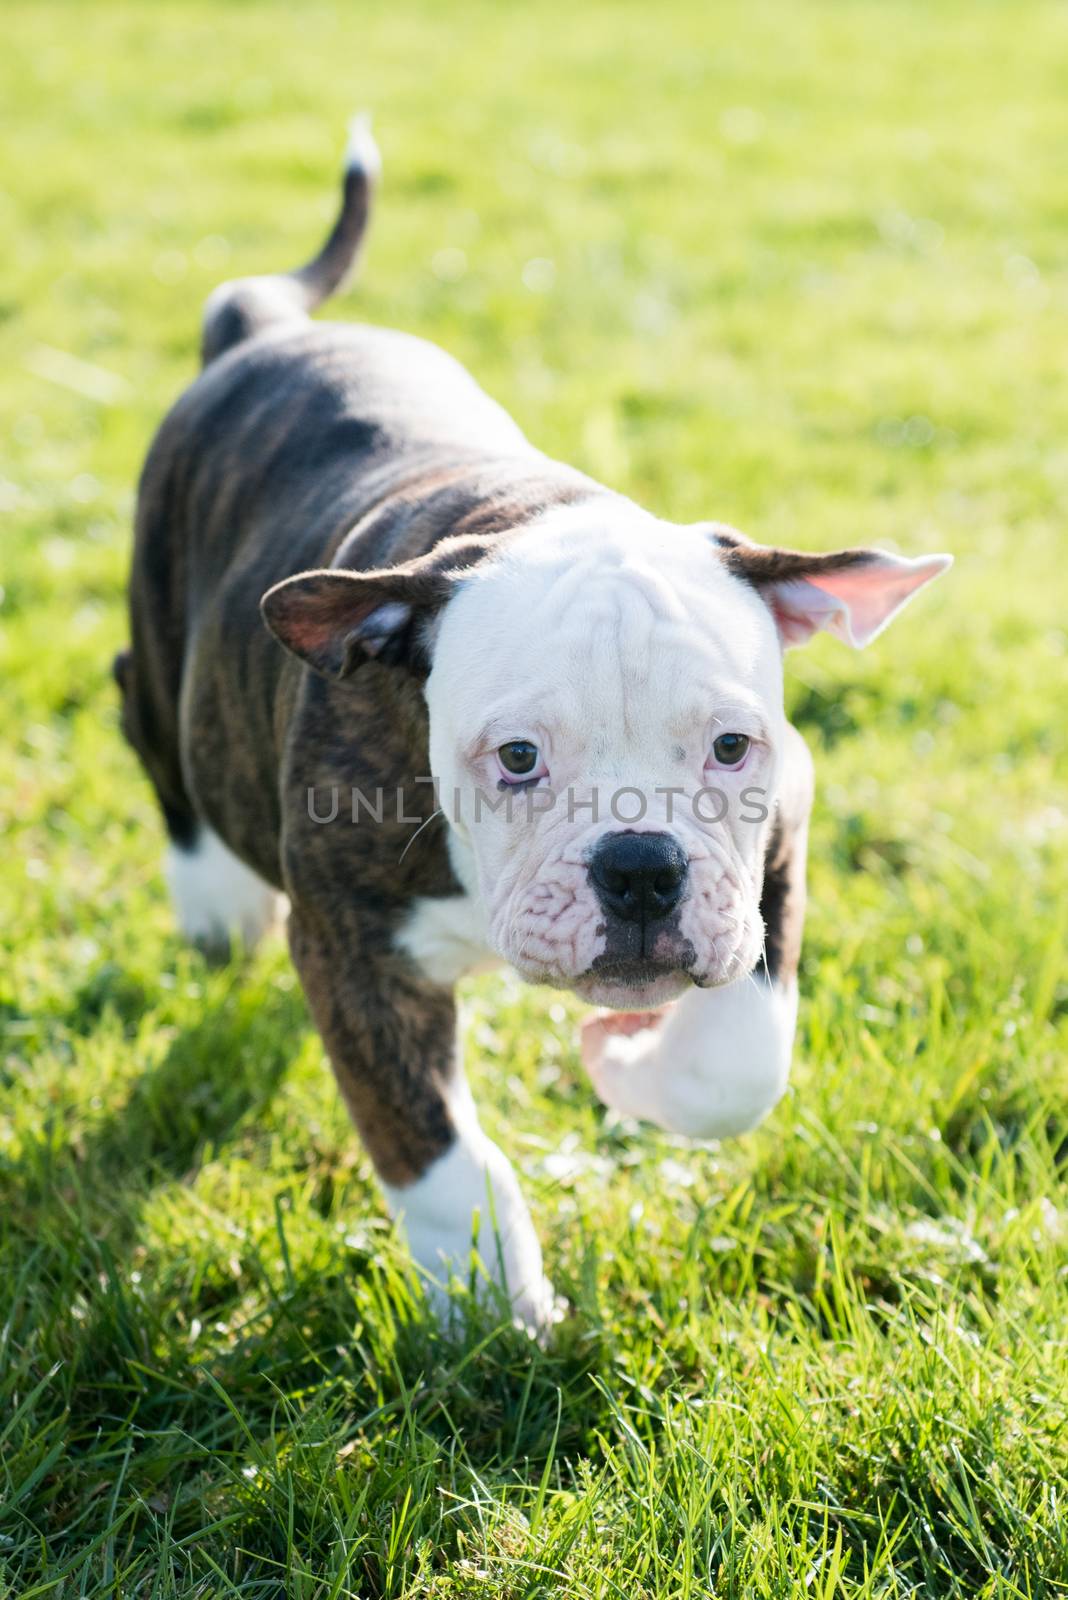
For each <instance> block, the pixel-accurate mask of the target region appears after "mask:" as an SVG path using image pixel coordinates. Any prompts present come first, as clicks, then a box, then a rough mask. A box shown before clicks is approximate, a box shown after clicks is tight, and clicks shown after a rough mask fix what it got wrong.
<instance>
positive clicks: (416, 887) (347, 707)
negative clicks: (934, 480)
mask: <svg viewBox="0 0 1068 1600" xmlns="http://www.w3.org/2000/svg"><path fill="white" fill-rule="evenodd" d="M376 174H377V154H376V151H375V147H374V145H373V143H372V141H371V139H370V135H369V133H368V132H367V130H366V128H364V127H357V128H356V130H355V132H354V136H353V139H352V141H351V142H350V147H349V152H348V156H347V162H346V167H345V175H344V197H343V204H342V208H341V214H340V216H339V218H338V221H337V223H336V225H335V227H334V230H333V232H332V234H331V235H330V238H329V239H328V241H327V243H326V245H325V246H324V247H323V249H322V251H321V252H320V254H319V255H318V256H317V257H316V258H315V259H314V260H313V261H311V262H310V263H309V264H308V265H307V266H305V267H303V268H301V269H300V270H299V271H297V272H293V273H291V274H288V275H278V276H274V277H263V278H247V279H241V280H238V281H235V282H233V283H227V284H223V285H222V286H221V287H220V288H219V289H217V290H216V291H215V293H214V294H213V295H212V296H211V298H210V300H209V301H208V305H207V309H206V312H205V316H204V330H203V353H204V363H205V365H204V371H203V372H202V374H201V375H200V377H199V378H198V379H197V381H196V382H195V383H194V384H193V385H192V387H191V388H190V389H189V390H188V391H187V392H186V393H185V394H184V395H183V396H182V398H181V399H180V400H179V401H178V403H177V405H176V406H175V407H174V409H173V410H172V411H171V413H170V415H169V416H168V417H167V419H166V420H165V422H164V423H163V425H162V427H161V428H160V431H159V434H158V435H157V438H156V440H155V442H154V444H153V446H152V449H151V451H150V453H149V457H148V460H147V463H146V465H145V469H144V473H143V476H142V480H141V488H140V498H139V503H138V511H137V531H136V547H135V553H134V562H133V574H132V579H131V586H130V609H131V624H132V646H131V649H130V650H129V651H127V652H124V653H123V655H122V657H120V659H119V661H118V662H117V663H116V676H117V678H118V681H119V684H120V687H121V690H122V695H123V703H124V711H123V723H124V727H125V730H126V733H127V736H128V737H129V739H130V740H131V742H132V743H133V745H134V747H135V748H136V750H137V752H138V754H139V755H140V757H141V760H142V762H143V763H144V766H145V768H146V770H147V772H148V775H149V777H150V778H151V780H152V783H153V785H154V786H155V789H156V792H157V794H158V796H159V801H160V805H161V808H162V811H163V816H164V820H165V823H166V827H167V831H168V833H169V835H170V849H169V875H170V881H171V884H172V888H173V893H174V898H175V903H176V906H177V911H178V915H179V918H180V920H181V922H182V925H183V927H184V929H185V931H186V932H187V933H188V934H189V935H190V936H191V937H195V938H197V939H199V940H201V941H204V942H207V943H223V942H225V941H226V940H227V939H228V938H229V937H230V936H231V935H234V934H236V935H238V936H239V937H241V938H242V939H243V940H244V941H246V942H249V941H251V940H253V939H255V937H256V936H257V935H258V933H260V932H261V931H262V929H263V928H264V927H265V926H266V924H267V923H268V922H269V921H270V920H271V918H272V917H273V916H274V915H275V914H276V912H277V910H278V908H279V907H280V906H281V905H283V904H284V902H283V899H282V896H283V895H285V896H287V897H288V901H289V914H288V930H289V941H290V946H291V949H292V954H293V960H294V962H295V963H296V966H297V970H298V972H299V974H300V977H301V980H302V982H303V985H304V988H305V991H306V993H307V997H308V1003H309V1005H310V1007H311V1011H312V1014H313V1017H314V1019H315V1022H316V1025H317V1027H318V1028H319V1030H320V1031H321V1033H322V1037H323V1039H324V1041H325V1044H326V1048H327V1050H328V1052H329V1054H330V1059H331V1061H332V1062H333V1066H334V1070H335V1072H336V1074H337V1078H338V1082H339V1084H340V1086H341V1090H342V1093H343V1094H344V1096H345V1099H346V1101H347V1103H348V1105H349V1108H350V1110H351V1112H352V1116H353V1118H354V1120H355V1122H356V1125H357V1127H358V1128H359V1131H360V1134H361V1137H362V1138H363V1140H364V1142H365V1144H366V1146H367V1148H368V1150H369V1152H370V1154H371V1156H372V1158H373V1160H374V1164H375V1167H376V1169H377V1171H378V1174H379V1176H380V1178H381V1181H382V1186H383V1189H384V1192H385V1195H386V1197H387V1200H388V1203H389V1206H390V1208H391V1210H392V1212H393V1213H394V1215H395V1216H397V1217H398V1218H399V1219H400V1220H401V1222H402V1225H403V1227H404V1229H405V1230H406V1233H407V1237H408V1239H409V1241H410V1244H411V1248H412V1251H413V1254H414V1256H415V1257H416V1260H417V1261H418V1263H419V1264H420V1266H421V1267H422V1268H423V1269H424V1271H425V1275H426V1277H427V1280H428V1283H429V1285H430V1286H431V1292H432V1293H433V1294H435V1295H436V1296H437V1298H438V1303H439V1305H440V1306H442V1307H445V1306H446V1305H447V1304H448V1302H447V1300H446V1299H445V1297H444V1288H445V1286H447V1284H448V1280H449V1275H450V1270H451V1269H452V1268H453V1267H458V1268H459V1270H460V1272H461V1274H462V1275H464V1276H465V1277H466V1275H467V1264H468V1261H469V1259H470V1250H471V1244H472V1237H473V1234H475V1236H476V1237H477V1240H478V1243H479V1248H480V1254H481V1257H482V1260H483V1262H484V1265H485V1270H486V1272H487V1274H488V1275H489V1276H490V1277H492V1278H497V1279H502V1280H503V1285H504V1288H505V1289H506V1292H507V1294H508V1296H509V1298H510V1300H511V1302H512V1305H513V1308H514V1313H515V1315H516V1316H517V1317H518V1318H519V1319H521V1320H522V1321H523V1322H524V1323H525V1324H527V1325H528V1326H531V1327H535V1328H544V1326H545V1325H546V1323H547V1322H548V1321H549V1320H551V1316H552V1306H553V1297H552V1294H551V1291H550V1288H549V1285H548V1283H547V1282H546V1280H545V1277H544V1275H543V1272H542V1261H541V1251H540V1249H539V1246H538V1241H537V1238H536V1236H535V1233H534V1230H533V1227H532V1225H531V1221H530V1217H529V1214H528V1211H527V1207H526V1204H525V1202H524V1199H523V1196H522V1193H521V1192H520V1189H519V1185H518V1183H517V1182H516V1178H515V1175H514V1173H513V1171H512V1168H511V1166H510V1165H509V1163H508V1161H507V1159H506V1158H505V1156H504V1155H503V1154H502V1152H501V1151H500V1150H499V1149H498V1148H497V1147H496V1146H495V1145H494V1144H492V1143H491V1142H490V1140H488V1139H487V1138H486V1136H485V1134H484V1133H483V1132H482V1130H481V1128H480V1126H479V1120H478V1115H477V1112H476V1110H475V1106H474V1104H473V1101H472V1099H471V1096H470V1093H469V1092H468V1089H467V1086H466V1083H465V1080H464V1075H463V1069H462V1066H461V1063H460V1060H459V1054H458V1041H457V1024H456V1012H455V1008H454V1002H453V985H454V984H455V982H456V980H457V979H458V978H459V977H461V976H462V974H463V973H465V972H468V971H471V970H473V969H475V968H477V967H478V966H479V965H483V964H486V963H487V962H492V961H503V962H507V963H510V964H511V966H513V967H514V968H515V969H516V970H517V971H518V972H519V973H520V974H521V975H522V976H523V977H524V978H527V979H529V980H530V981H531V982H533V983H544V984H553V985H556V986H558V987H562V988H567V989H571V990H573V991H574V992H575V993H576V994H578V995H579V996H581V997H582V999H584V1000H587V1001H590V1002H593V1003H594V1004H595V1005H597V1006H598V1007H602V1008H606V1009H604V1010H602V1011H600V1012H597V1013H595V1014H594V1015H593V1016H592V1017H591V1019H590V1020H589V1021H588V1022H587V1024H586V1026H585V1028H584V1034H583V1054H584V1059H585V1061H586V1065H587V1067H588V1070H589V1072H590V1075H591V1077H592V1079H593V1082H594V1084H595V1086H596V1088H597V1091H598V1093H599V1094H600V1096H601V1098H602V1099H603V1100H604V1101H605V1102H606V1103H607V1104H608V1105H611V1106H615V1107H617V1108H619V1109H620V1110H621V1111H623V1112H626V1113H628V1114H630V1115H632V1116H636V1117H643V1118H647V1119H649V1120H650V1121H653V1122H656V1123H658V1124H660V1125H661V1126H663V1127H665V1128H669V1129H672V1130H674V1131H675V1132H678V1133H682V1134H690V1135H694V1136H697V1137H701V1138H709V1137H717V1136H720V1135H728V1134H734V1133H741V1132H742V1131H743V1130H745V1129H746V1128H750V1127H752V1126H753V1125H754V1124H755V1123H757V1122H758V1121H759V1120H760V1118H761V1117H762V1116H764V1114H765V1113H766V1112H767V1111H768V1110H769V1108H770V1107H771V1106H773V1105H774V1104H775V1102H776V1100H777V1099H778V1098H779V1096H780V1095H781V1093H782V1091H783V1088H784V1086H785V1083H786V1079H787V1074H788V1071H789V1063H790V1050H791V1043H792V1038H793V1030H794V1018H795V1013H796V1008H797V988H796V973H797V965H798V953H799V948H800V938H801V922H802V917H803V913H804V897H805V869H804V859H805V836H806V827H807V819H808V812H809V806H810V802H811V795H812V780H811V770H810V763H809V758H808V754H807V751H806V749H805V746H804V744H803V743H802V741H801V738H800V736H799V735H798V734H797V732H796V731H795V730H794V729H793V728H791V727H790V726H789V725H788V723H787V722H786V719H785V716H784V712H783V677H782V656H783V649H784V647H786V646H789V645H796V644H800V643H801V642H803V640H805V639H806V638H808V637H809V636H810V635H811V634H812V633H813V632H814V631H815V630H816V629H819V628H825V629H828V630H829V631H831V632H832V633H835V634H837V635H838V636H839V637H840V638H842V639H844V640H845V641H846V642H847V643H849V644H853V645H864V644H866V643H867V642H868V641H869V640H870V639H871V638H873V637H874V636H875V634H877V633H878V632H879V631H880V630H881V629H882V628H883V626H884V625H885V624H886V623H887V622H888V621H889V620H890V618H891V617H892V616H893V615H894V614H895V613H896V612H897V611H898V610H899V609H900V607H901V606H903V605H904V604H905V602H906V601H907V600H908V599H909V598H910V596H912V595H913V594H914V593H915V592H916V590H917V589H919V588H920V587H921V586H922V585H923V584H925V583H926V582H928V580H929V579H931V578H933V577H935V576H936V575H937V574H938V573H939V572H941V571H942V570H943V569H944V568H945V567H946V565H947V564H948V559H949V558H948V557H946V556H927V557H924V558H921V559H918V560H906V559H904V558H902V557H900V556H896V555H888V554H884V553H882V552H879V551H876V550H867V549H854V550H847V551H842V552H839V553H836V554H824V555H811V554H805V553H802V552H796V551H790V550H775V549H767V548H764V547H761V546H758V545H755V544H753V543H751V542H750V541H749V540H748V539H746V538H744V537H743V536H742V535H741V534H738V533H736V532H734V531H733V530H731V529H728V528H725V527H723V526H722V525H720V524H717V523H707V524H698V525H696V526H687V527H679V526H675V525H672V524H670V523H666V522H663V521H660V520H659V519H657V518H656V517H654V516H652V515H650V514H649V513H648V512H646V511H643V510H641V509H640V508H639V507H638V506H636V505H635V504H633V503H632V502H631V501H629V500H627V499H625V498H624V497H623V496H622V495H618V494H615V493H613V492H612V491H610V490H608V489H606V488H602V487H601V485H599V484H597V483H594V482H593V481H591V480H590V479H589V478H586V477H584V476H583V475H582V474H580V473H578V472H575V471H573V470H572V469H570V468H569V467H566V466H562V465H560V464H558V463H557V462H555V461H551V460H549V459H548V458H547V457H546V456H544V455H542V454H541V453H540V452H539V451H538V450H536V449H535V448H534V447H533V446H532V445H531V444H529V443H528V442H527V440H526V439H525V438H524V436H523V434H522V433H521V432H520V430H519V428H518V427H517V426H516V424H515V423H514V422H513V421H512V420H511V418H510V417H508V416H507V415H506V413H505V412H504V411H502V410H501V408H500V407H499V406H497V405H496V404H494V402H493V401H492V400H490V399H489V398H488V397H487V396H486V395H485V394H483V392H482V391H481V390H480V389H479V388H478V386H477V384H476V383H475V382H474V380H473V379H472V378H471V377H469V375H468V374H467V373H466V372H465V371H464V370H463V368H462V367H460V366H459V365H458V364H457V363H456V362H455V361H453V360H452V359H451V358H450V357H449V356H447V355H446V354H444V352H443V351H441V350H439V349H437V348H435V347H434V346H432V345H429V344H425V343H423V342H422V341H420V340H419V339H416V338H413V337H411V336H410V335H408V334H404V333H394V332H389V331H386V330H384V329H380V328H371V327H363V326H355V325H348V324H329V323H313V322H312V321H310V320H309V316H308V313H309V312H310V311H312V310H313V309H314V308H315V307H316V306H317V305H318V304H319V303H320V302H321V301H322V300H324V299H325V298H326V297H327V295H329V294H330V293H332V292H333V291H334V290H335V289H337V288H338V287H339V286H340V284H341V283H342V281H343V280H344V278H345V277H346V275H347V273H348V272H349V270H350V268H351V267H352V264H353V262H354V261H355V258H356V256H357V254H358V251H359V248H360V244H361V239H362V236H363V232H364V226H365V223H366V220H367V215H368V210H369V202H370V198H371V194H372V190H373V188H374V184H375V179H376ZM338 797H340V800H339V799H338ZM331 819H332V820H331ZM354 819H355V820H354ZM479 1230H481V1231H479Z"/></svg>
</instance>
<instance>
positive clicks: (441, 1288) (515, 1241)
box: [382, 1087, 554, 1333]
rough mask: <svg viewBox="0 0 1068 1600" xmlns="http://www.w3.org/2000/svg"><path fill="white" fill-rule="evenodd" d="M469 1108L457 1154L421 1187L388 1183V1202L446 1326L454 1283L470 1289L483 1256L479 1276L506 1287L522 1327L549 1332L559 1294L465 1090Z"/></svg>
mask: <svg viewBox="0 0 1068 1600" xmlns="http://www.w3.org/2000/svg"><path fill="white" fill-rule="evenodd" d="M464 1101H465V1104H466V1105H467V1107H468V1110H467V1111H466V1113H465V1114H464V1116H463V1118H462V1125H461V1129H460V1133H459V1136H458V1138H457V1141H456V1143H455V1144H454V1145H453V1147H452V1148H451V1149H450V1150H448V1151H446V1153H445V1155H443V1156H441V1157H440V1158H439V1159H438V1160H437V1161H435V1162H434V1163H433V1164H432V1166H431V1167H430V1168H429V1169H428V1170H427V1171H426V1173H424V1175H423V1176H422V1177H421V1178H419V1179H418V1180H417V1181H416V1182H415V1183H412V1184H408V1185H407V1186H406V1187H404V1188H394V1187H393V1186H392V1185H389V1184H383V1186H382V1187H383V1191H384V1193H385V1197H386V1203H387V1204H388V1206H389V1209H390V1214H391V1215H392V1216H393V1217H395V1218H396V1219H397V1223H398V1225H399V1227H400V1229H401V1231H402V1232H403V1233H404V1235H405V1236H406V1238H407V1240H408V1246H409V1249H410V1250H411V1253H412V1257H413V1259H414V1261H415V1262H416V1265H417V1266H418V1267H420V1268H421V1270H422V1273H423V1274H424V1275H425V1276H426V1279H427V1280H428V1281H427V1284H426V1289H427V1295H428V1297H429V1299H430V1301H431V1304H432V1305H433V1306H434V1309H435V1311H436V1312H437V1314H438V1317H439V1319H440V1320H441V1321H442V1322H444V1323H447V1321H448V1318H449V1312H450V1304H451V1303H450V1300H449V1296H448V1287H449V1280H450V1278H453V1277H456V1278H458V1279H460V1281H461V1282H463V1283H467V1282H468V1280H469V1279H470V1277H471V1267H472V1252H476V1254H477V1261H478V1263H479V1267H478V1271H479V1273H480V1275H482V1276H487V1275H488V1277H489V1278H490V1279H492V1281H493V1282H495V1283H499V1284H501V1285H503V1287H504V1288H505V1289H506V1291H507V1293H508V1297H509V1299H510V1300H511V1303H512V1310H513V1313H514V1316H515V1320H516V1322H518V1323H520V1324H521V1325H522V1326H523V1327H525V1328H527V1329H529V1330H530V1331H531V1332H532V1333H544V1332H545V1331H546V1330H547V1329H548V1328H549V1326H550V1325H551V1323H552V1321H553V1313H554V1302H553V1292H552V1286H551V1285H550V1284H549V1282H548V1280H547V1279H546V1277H545V1274H544V1273H543V1271H542V1264H541V1245H540V1244H539V1243H538V1236H537V1234H536V1233H535V1231H534V1224H533V1223H532V1222H531V1220H530V1212H529V1211H528V1210H527V1204H526V1201H525V1200H524V1199H523V1195H522V1192H521V1190H520V1188H519V1183H518V1180H517V1179H516V1175H515V1173H514V1172H513V1170H512V1167H511V1164H510V1163H509V1161H508V1160H507V1158H506V1157H505V1156H504V1155H503V1154H502V1152H501V1151H500V1150H499V1149H498V1148H497V1146H496V1145H495V1144H494V1143H493V1141H492V1140H491V1139H487V1138H486V1135H485V1134H484V1133H483V1132H482V1130H481V1128H480V1127H479V1126H478V1122H477V1119H476V1117H475V1112H474V1106H473V1104H471V1101H470V1095H469V1094H468V1093H467V1091H466V1087H465V1089H464ZM476 1286H477V1279H476Z"/></svg>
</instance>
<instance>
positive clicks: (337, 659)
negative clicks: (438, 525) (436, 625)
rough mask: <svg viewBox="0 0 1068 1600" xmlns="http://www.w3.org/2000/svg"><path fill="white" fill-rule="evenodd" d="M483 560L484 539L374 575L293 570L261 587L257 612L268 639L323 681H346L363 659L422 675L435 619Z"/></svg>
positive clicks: (454, 544)
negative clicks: (292, 573) (263, 591)
mask: <svg viewBox="0 0 1068 1600" xmlns="http://www.w3.org/2000/svg"><path fill="white" fill-rule="evenodd" d="M485 554H486V545H485V543H484V542H483V541H481V540H479V539H477V538H473V537H472V538H464V537H461V538H455V539H450V540H446V541H443V543H442V544H440V545H439V546H438V547H437V548H436V549H435V550H433V551H432V552H431V553H430V555H429V556H423V557H420V558H419V559H417V560H415V561H409V562H405V563H404V564H403V565H401V566H396V567H384V568H382V569H380V570H378V571H372V572H357V571H353V570H351V569H349V568H347V567H327V568H324V569H323V570H321V571H317V572H298V573H297V574H296V576H295V577H292V578H283V580H282V582H281V583H276V584H275V586H274V588H273V589H268V591H267V593H266V594H265V595H264V597H263V599H262V600H261V601H260V611H261V613H262V615H263V620H264V622H265V623H266V624H267V626H268V628H269V629H270V630H271V632H272V633H273V634H274V636H275V638H276V639H278V640H279V641H280V642H281V643H282V644H284V645H285V647H286V649H287V650H290V651H292V653H293V654H294V655H295V656H299V657H300V659H301V660H302V661H305V662H307V664H308V666H309V667H313V668H314V669H315V671H316V672H318V673H321V674H322V676H323V677H324V678H334V679H341V678H347V677H348V676H349V674H350V673H351V672H355V671H356V669H357V667H360V666H362V665H363V664H364V662H366V661H380V662H382V663H383V665H385V666H391V667H395V666H399V667H406V668H408V670H409V671H411V672H414V673H416V674H418V675H421V676H425V675H426V673H427V672H429V670H430V651H429V635H430V633H431V631H432V627H433V621H434V618H435V616H436V615H437V613H438V612H439V611H440V610H441V608H442V607H443V606H444V605H445V604H446V603H447V601H448V600H449V599H450V598H451V596H452V595H453V594H454V593H455V592H456V588H457V585H458V584H459V582H460V581H461V580H462V579H463V578H464V577H467V576H469V574H470V571H471V569H472V567H474V566H476V565H477V564H478V562H479V561H480V560H481V559H482V558H483V557H484V556H485Z"/></svg>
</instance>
